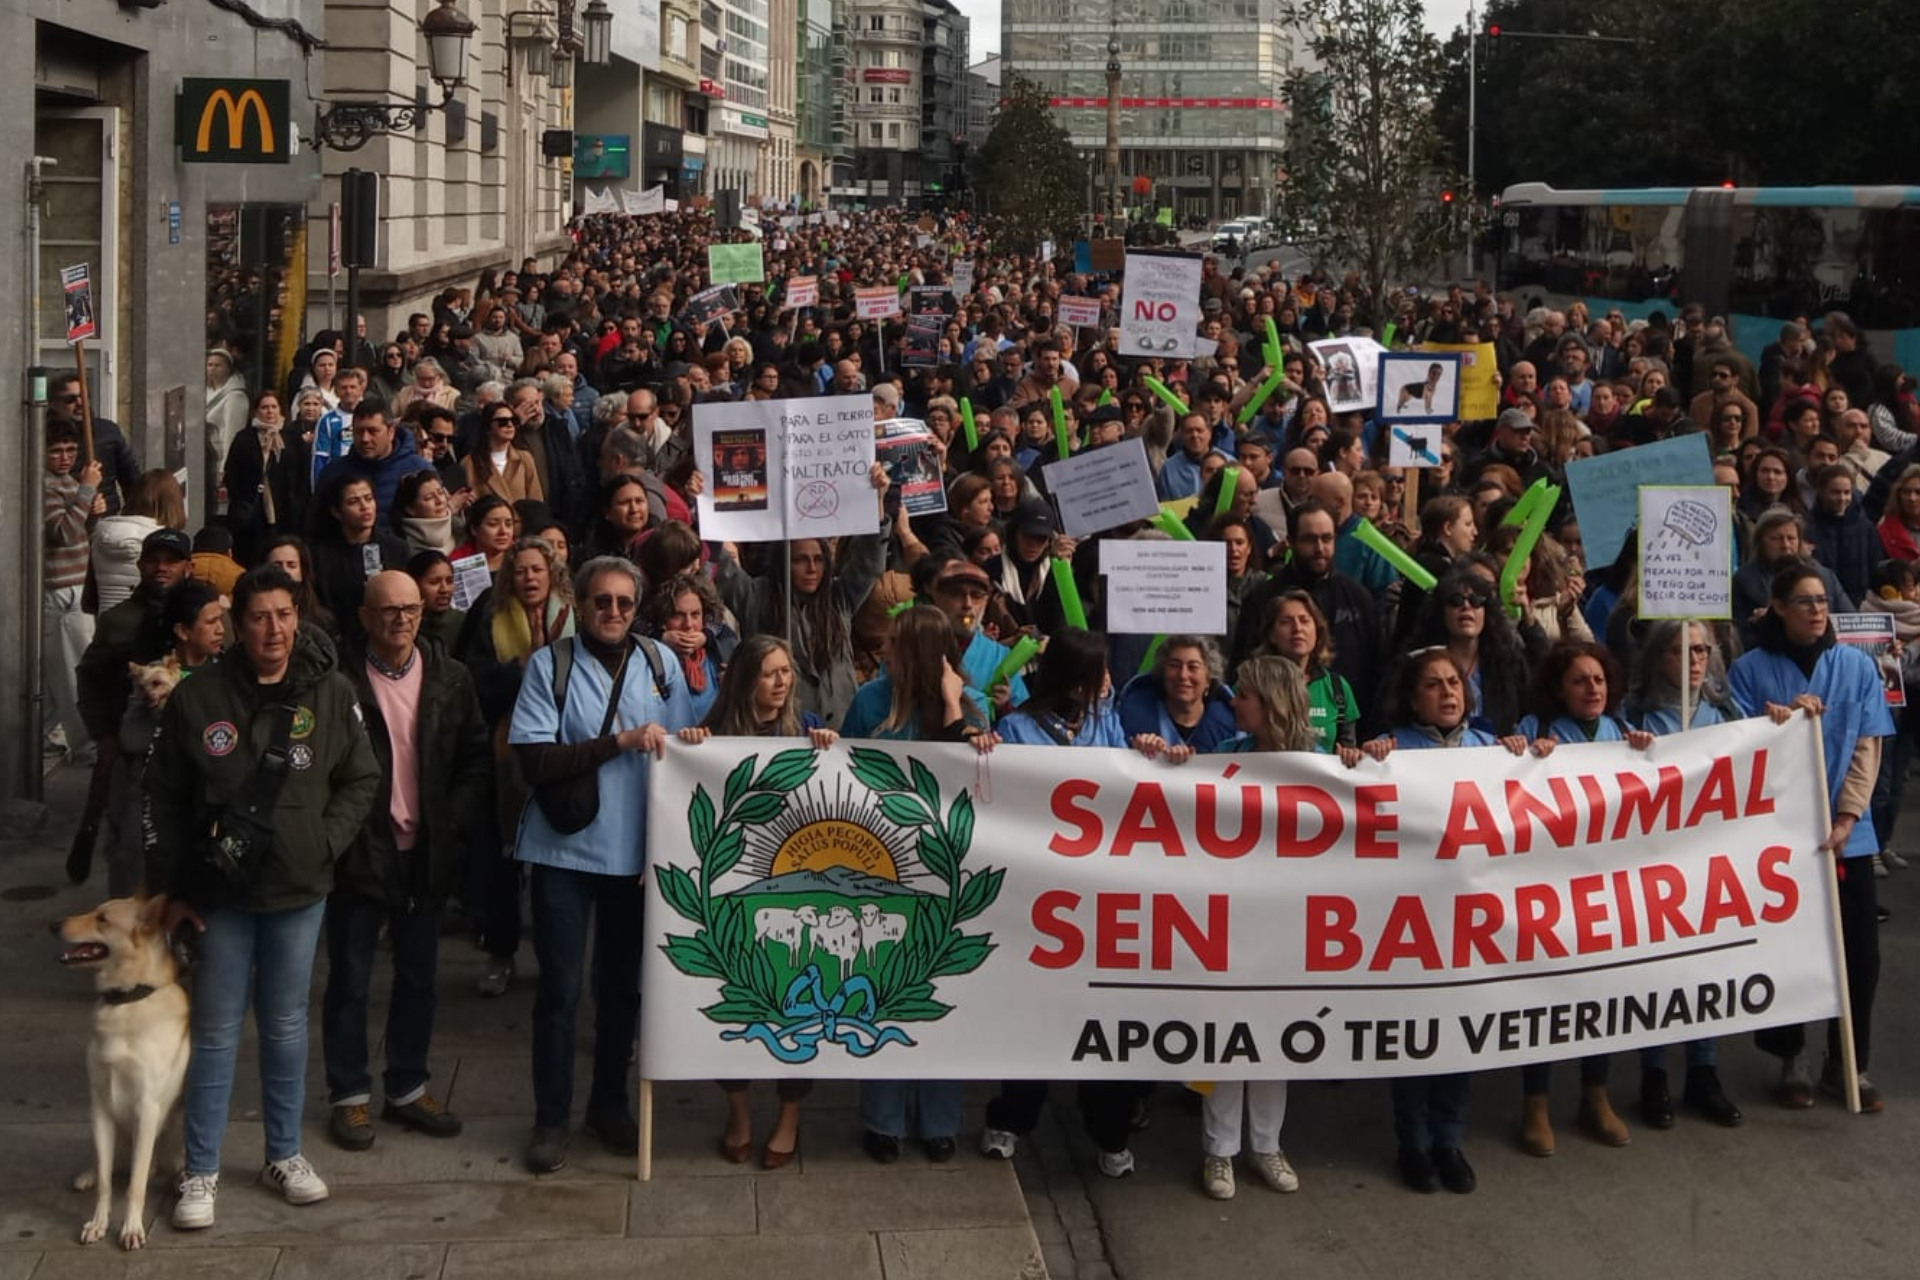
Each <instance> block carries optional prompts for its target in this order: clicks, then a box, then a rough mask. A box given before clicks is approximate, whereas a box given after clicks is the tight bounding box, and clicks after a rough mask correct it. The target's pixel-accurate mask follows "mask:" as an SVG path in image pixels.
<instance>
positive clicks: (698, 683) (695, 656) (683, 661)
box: [680, 644, 707, 693]
mask: <svg viewBox="0 0 1920 1280" xmlns="http://www.w3.org/2000/svg"><path fill="white" fill-rule="evenodd" d="M680 669H681V670H682V671H684V672H685V673H686V676H687V689H688V691H689V692H692V693H705V692H706V691H707V646H706V645H704V644H703V645H701V646H700V647H699V648H698V649H695V650H694V651H693V652H692V653H687V654H682V655H681V657H680Z"/></svg>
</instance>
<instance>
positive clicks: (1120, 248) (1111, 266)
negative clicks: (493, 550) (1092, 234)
mask: <svg viewBox="0 0 1920 1280" xmlns="http://www.w3.org/2000/svg"><path fill="white" fill-rule="evenodd" d="M1087 256H1088V258H1089V260H1090V261H1091V262H1092V264H1093V269H1094V270H1095V271H1124V270H1126V268H1127V242H1126V241H1125V240H1122V239H1121V238H1120V237H1119V236H1114V237H1112V238H1111V239H1106V240H1094V241H1090V242H1089V243H1088V246H1087Z"/></svg>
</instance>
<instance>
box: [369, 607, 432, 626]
mask: <svg viewBox="0 0 1920 1280" xmlns="http://www.w3.org/2000/svg"><path fill="white" fill-rule="evenodd" d="M425 609H426V606H425V605H419V604H385V605H381V606H379V607H378V608H376V609H375V610H374V612H375V613H378V614H379V615H380V618H381V620H382V621H384V622H411V621H413V620H414V619H415V618H417V617H419V616H420V615H421V613H422V612H424V611H425Z"/></svg>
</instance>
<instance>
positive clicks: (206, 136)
mask: <svg viewBox="0 0 1920 1280" xmlns="http://www.w3.org/2000/svg"><path fill="white" fill-rule="evenodd" d="M216 110H224V111H225V112H226V113H227V150H229V151H238V150H240V143H241V139H242V138H244V137H245V136H246V127H247V113H248V112H249V111H251V112H253V113H254V114H255V115H256V116H258V117H259V120H260V149H261V150H262V151H263V152H265V153H266V154H268V155H272V154H274V146H273V113H272V112H270V111H268V110H267V100H266V99H265V98H263V97H261V96H260V91H259V90H258V89H248V90H245V91H244V92H242V93H241V94H240V96H239V97H238V98H235V97H234V96H233V94H232V92H231V91H229V90H227V89H216V90H214V92H213V94H212V95H211V96H210V97H208V99H207V105H206V106H204V107H202V108H201V109H200V128H199V131H198V132H197V133H196V134H195V135H194V141H193V145H194V150H195V151H196V152H198V153H200V154H201V155H205V154H206V152H207V149H208V147H209V145H210V144H211V143H212V141H213V113H214V112H215V111H216Z"/></svg>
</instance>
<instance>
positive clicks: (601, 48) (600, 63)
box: [580, 0, 613, 67]
mask: <svg viewBox="0 0 1920 1280" xmlns="http://www.w3.org/2000/svg"><path fill="white" fill-rule="evenodd" d="M580 22H581V25H582V26H583V27H585V32H584V35H585V36H586V41H587V43H586V50H585V52H583V53H582V54H581V55H580V60H581V61H582V62H585V63H586V64H587V65H588V66H593V67H604V66H606V65H607V63H608V62H610V61H612V58H613V9H612V8H611V7H609V6H608V4H607V0H593V3H592V4H590V5H588V6H587V11H586V12H585V13H583V14H581V15H580Z"/></svg>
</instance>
